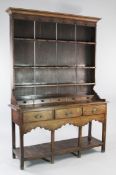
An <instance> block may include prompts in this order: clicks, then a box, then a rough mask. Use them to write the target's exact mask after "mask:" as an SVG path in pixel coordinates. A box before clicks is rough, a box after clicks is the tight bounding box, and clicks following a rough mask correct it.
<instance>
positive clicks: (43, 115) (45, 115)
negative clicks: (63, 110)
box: [23, 110, 53, 123]
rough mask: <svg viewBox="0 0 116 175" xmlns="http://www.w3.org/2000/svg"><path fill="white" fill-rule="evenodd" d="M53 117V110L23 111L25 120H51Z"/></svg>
mask: <svg viewBox="0 0 116 175" xmlns="http://www.w3.org/2000/svg"><path fill="white" fill-rule="evenodd" d="M50 119H53V111H52V110H47V111H34V112H25V113H23V122H25V123H28V122H36V121H41V120H50Z"/></svg>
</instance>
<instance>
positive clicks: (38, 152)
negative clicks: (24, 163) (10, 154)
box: [14, 137, 102, 160]
mask: <svg viewBox="0 0 116 175" xmlns="http://www.w3.org/2000/svg"><path fill="white" fill-rule="evenodd" d="M98 146H102V141H100V140H98V139H96V138H93V137H92V138H91V141H88V137H82V139H81V146H80V148H79V147H78V138H74V139H68V140H62V141H56V142H55V143H54V155H60V154H65V153H71V152H76V151H79V150H81V151H83V150H86V149H91V148H94V147H98ZM14 153H15V155H16V156H17V158H20V148H16V149H14ZM50 156H51V143H43V144H39V145H34V146H25V147H24V160H32V159H39V158H46V157H50Z"/></svg>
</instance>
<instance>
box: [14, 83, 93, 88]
mask: <svg viewBox="0 0 116 175" xmlns="http://www.w3.org/2000/svg"><path fill="white" fill-rule="evenodd" d="M89 85H95V82H94V83H62V84H57V83H55V84H37V83H36V84H34V83H23V84H18V83H17V84H15V86H16V87H56V86H57V87H58V86H59V87H61V86H89Z"/></svg>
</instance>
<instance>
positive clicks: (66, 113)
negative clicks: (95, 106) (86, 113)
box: [55, 107, 82, 118]
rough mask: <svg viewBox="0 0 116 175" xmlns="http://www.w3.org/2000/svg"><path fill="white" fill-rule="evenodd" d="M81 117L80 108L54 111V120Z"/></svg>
mask: <svg viewBox="0 0 116 175" xmlns="http://www.w3.org/2000/svg"><path fill="white" fill-rule="evenodd" d="M81 115H82V108H81V107H77V108H66V109H57V110H56V111H55V118H69V117H77V116H81Z"/></svg>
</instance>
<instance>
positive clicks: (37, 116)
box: [34, 114, 42, 119]
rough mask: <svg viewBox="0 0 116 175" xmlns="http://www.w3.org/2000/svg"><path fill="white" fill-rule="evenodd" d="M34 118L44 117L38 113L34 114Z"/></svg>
mask: <svg viewBox="0 0 116 175" xmlns="http://www.w3.org/2000/svg"><path fill="white" fill-rule="evenodd" d="M34 118H35V119H41V118H42V115H39V114H37V115H35V116H34Z"/></svg>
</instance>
